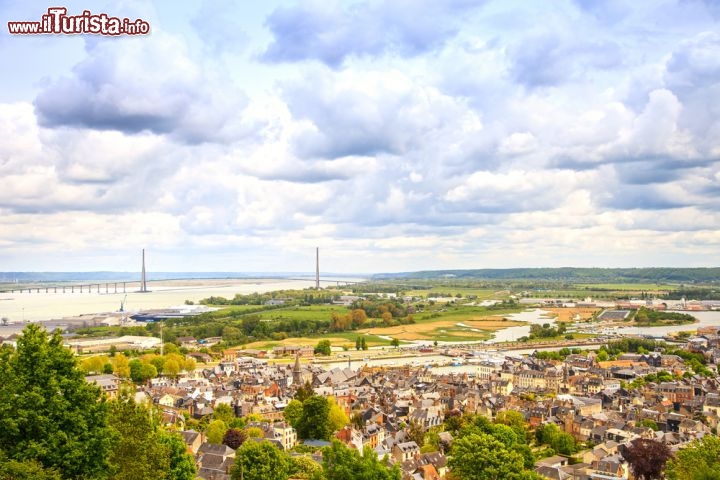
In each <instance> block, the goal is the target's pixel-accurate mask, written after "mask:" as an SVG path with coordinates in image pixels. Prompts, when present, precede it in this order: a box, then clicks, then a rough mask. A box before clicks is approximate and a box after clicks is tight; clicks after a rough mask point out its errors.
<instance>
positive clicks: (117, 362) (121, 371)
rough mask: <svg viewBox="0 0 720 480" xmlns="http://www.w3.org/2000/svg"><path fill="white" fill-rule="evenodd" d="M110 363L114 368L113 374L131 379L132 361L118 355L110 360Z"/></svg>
mask: <svg viewBox="0 0 720 480" xmlns="http://www.w3.org/2000/svg"><path fill="white" fill-rule="evenodd" d="M110 363H111V364H112V366H113V373H115V375H117V376H118V377H120V378H130V360H128V358H127V357H126V356H125V355H124V354H122V353H116V354H115V355H113V357H112V358H111V359H110Z"/></svg>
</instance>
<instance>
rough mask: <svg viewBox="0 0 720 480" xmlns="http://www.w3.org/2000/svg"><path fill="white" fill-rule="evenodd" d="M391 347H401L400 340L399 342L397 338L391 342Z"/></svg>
mask: <svg viewBox="0 0 720 480" xmlns="http://www.w3.org/2000/svg"><path fill="white" fill-rule="evenodd" d="M390 345H392V346H393V347H395V348H398V347H399V346H400V340H398V339H397V338H393V339H392V340H390Z"/></svg>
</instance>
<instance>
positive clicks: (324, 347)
mask: <svg viewBox="0 0 720 480" xmlns="http://www.w3.org/2000/svg"><path fill="white" fill-rule="evenodd" d="M331 353H332V349H331V348H330V340H320V341H319V342H318V344H317V345H316V346H315V354H316V355H325V356H326V357H327V356H330V354H331Z"/></svg>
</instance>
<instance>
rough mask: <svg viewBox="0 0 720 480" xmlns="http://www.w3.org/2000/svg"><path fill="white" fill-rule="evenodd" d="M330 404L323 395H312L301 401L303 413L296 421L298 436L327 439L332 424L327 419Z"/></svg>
mask: <svg viewBox="0 0 720 480" xmlns="http://www.w3.org/2000/svg"><path fill="white" fill-rule="evenodd" d="M329 414H330V404H329V403H328V401H327V399H326V398H325V397H321V396H319V395H313V396H312V397H310V398H308V399H307V400H305V401H304V402H303V413H302V416H301V417H300V420H299V421H298V426H297V431H298V436H299V437H300V438H306V439H307V438H311V439H315V440H329V439H330V434H331V433H332V426H331V425H330V420H329Z"/></svg>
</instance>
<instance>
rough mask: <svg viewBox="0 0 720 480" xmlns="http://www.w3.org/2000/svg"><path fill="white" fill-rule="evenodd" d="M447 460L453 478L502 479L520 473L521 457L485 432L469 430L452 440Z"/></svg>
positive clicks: (470, 479)
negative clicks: (471, 431)
mask: <svg viewBox="0 0 720 480" xmlns="http://www.w3.org/2000/svg"><path fill="white" fill-rule="evenodd" d="M451 452H452V456H451V458H450V461H449V462H448V466H449V467H450V469H451V471H452V474H453V478H457V479H461V480H502V479H507V478H514V477H517V476H518V475H520V474H522V473H523V470H524V468H523V457H522V455H520V454H519V453H516V452H514V451H512V450H508V448H507V447H506V446H505V445H504V444H503V443H502V442H500V441H499V440H496V439H495V438H493V437H492V436H491V435H488V434H486V433H472V434H469V435H467V436H464V437H462V438H458V439H456V440H454V441H453V445H452V451H451Z"/></svg>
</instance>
